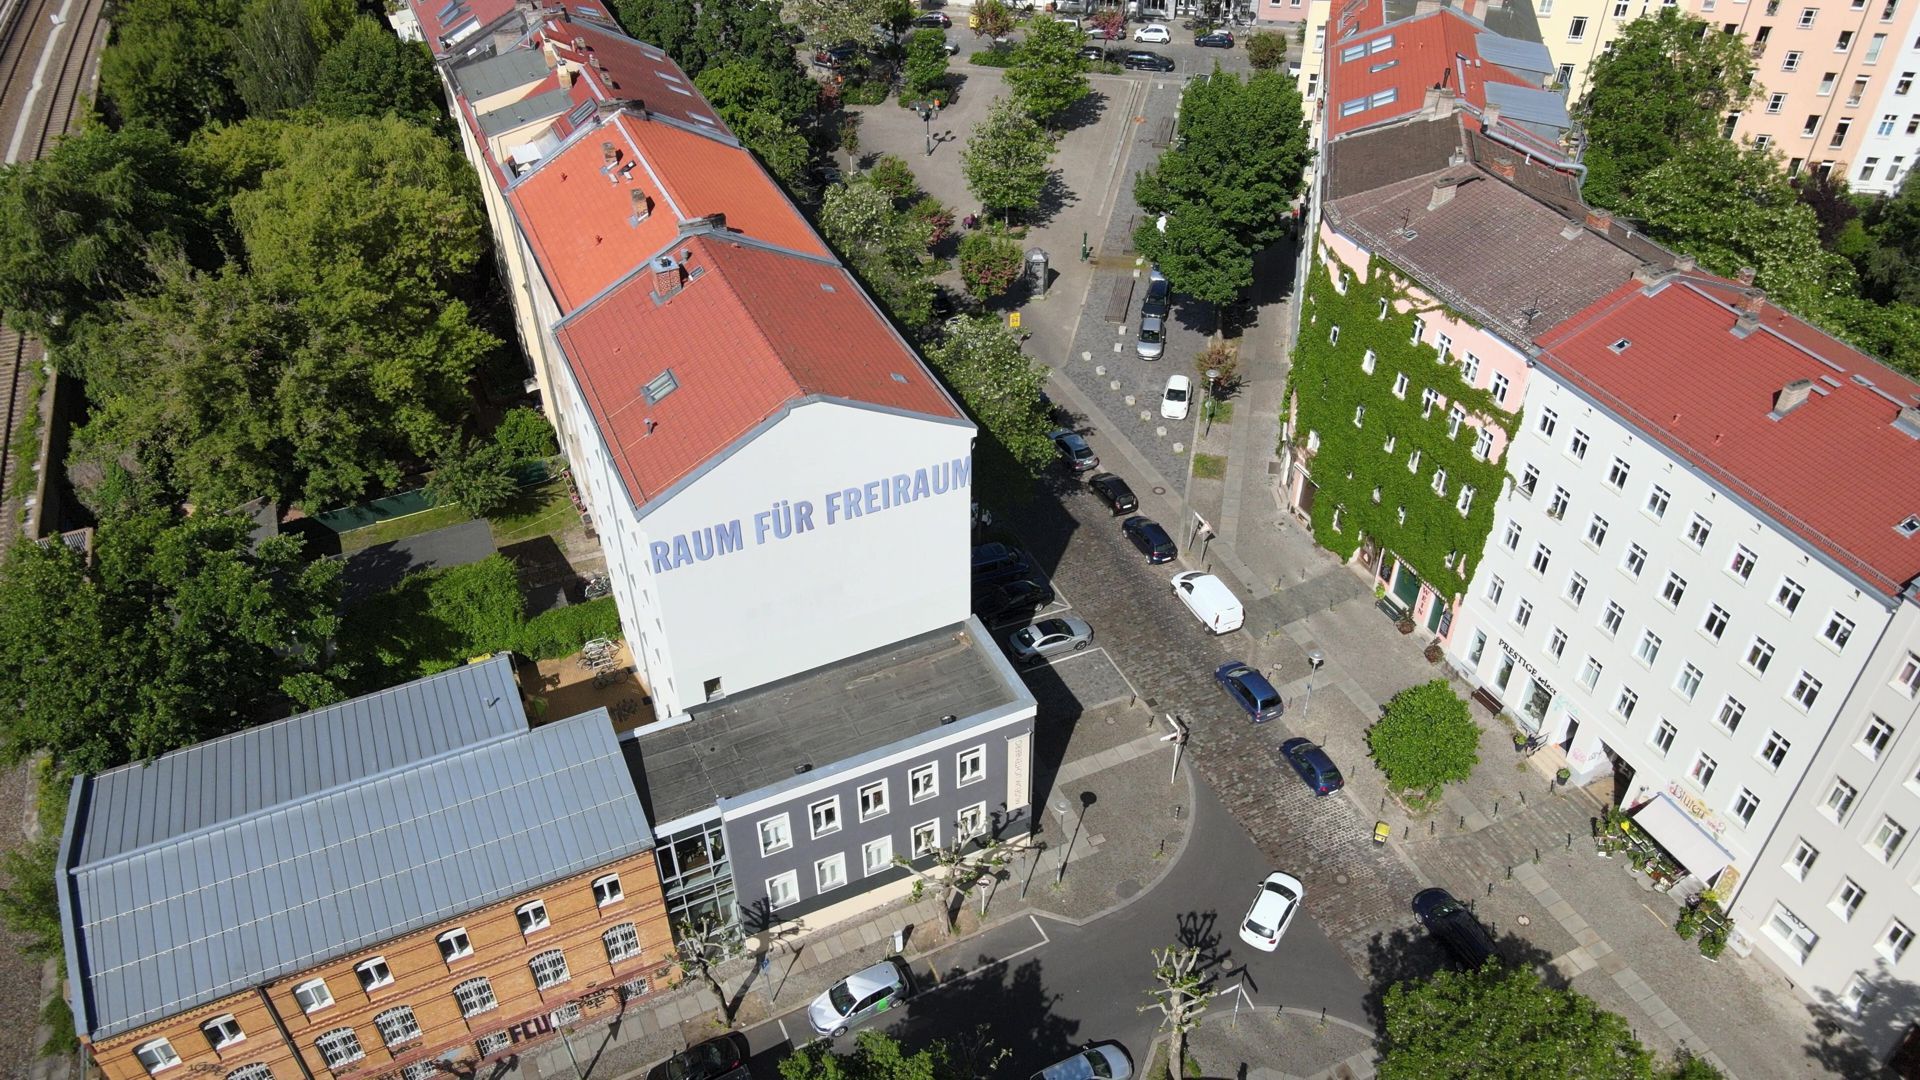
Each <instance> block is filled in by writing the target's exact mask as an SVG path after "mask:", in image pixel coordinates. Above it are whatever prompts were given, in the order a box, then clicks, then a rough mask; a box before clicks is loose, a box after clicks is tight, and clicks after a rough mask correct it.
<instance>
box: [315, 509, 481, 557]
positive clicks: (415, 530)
mask: <svg viewBox="0 0 1920 1080" xmlns="http://www.w3.org/2000/svg"><path fill="white" fill-rule="evenodd" d="M472 520H473V515H472V514H469V513H467V512H466V511H465V510H462V509H460V508H459V507H458V506H435V507H432V508H431V509H427V510H422V511H420V512H419V513H417V514H408V515H406V516H405V517H397V518H388V519H387V520H385V521H379V522H375V523H374V524H372V525H367V526H364V527H362V528H358V529H349V530H348V531H346V532H343V533H341V534H340V552H341V554H343V555H344V554H350V553H352V552H355V551H361V550H364V549H366V548H370V547H373V546H375V545H378V544H390V543H392V542H393V541H395V540H405V539H406V538H407V537H409V536H419V535H420V534H421V533H428V532H432V531H433V530H435V529H444V528H446V527H447V526H449V525H458V524H460V523H461V522H463V521H472Z"/></svg>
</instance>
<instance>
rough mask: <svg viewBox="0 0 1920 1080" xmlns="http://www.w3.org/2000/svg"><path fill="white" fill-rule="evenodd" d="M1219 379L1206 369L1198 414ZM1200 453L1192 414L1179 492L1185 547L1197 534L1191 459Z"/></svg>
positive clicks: (1197, 421) (1195, 417) (1196, 416)
mask: <svg viewBox="0 0 1920 1080" xmlns="http://www.w3.org/2000/svg"><path fill="white" fill-rule="evenodd" d="M1219 377H1220V372H1219V371H1218V370H1216V369H1214V368H1208V369H1207V381H1206V384H1205V385H1204V386H1202V387H1200V412H1206V411H1207V404H1206V403H1207V392H1208V391H1209V390H1211V389H1212V388H1213V380H1215V379H1217V378H1219ZM1199 452H1200V413H1195V414H1193V442H1192V443H1190V444H1189V445H1188V446H1187V482H1186V484H1185V486H1184V487H1183V488H1182V489H1181V492H1180V522H1181V524H1180V529H1181V532H1182V535H1183V536H1184V537H1185V539H1186V544H1185V546H1186V547H1189V548H1191V547H1192V546H1193V538H1194V536H1195V535H1196V534H1197V533H1198V530H1197V529H1195V528H1194V524H1193V457H1194V455H1195V454H1198V453H1199Z"/></svg>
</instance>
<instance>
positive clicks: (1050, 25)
mask: <svg viewBox="0 0 1920 1080" xmlns="http://www.w3.org/2000/svg"><path fill="white" fill-rule="evenodd" d="M1086 43H1087V35H1086V31H1084V30H1081V29H1080V28H1079V27H1076V26H1074V25H1073V24H1072V23H1069V22H1063V21H1061V20H1059V19H1036V20H1035V21H1034V22H1033V23H1032V24H1030V25H1029V26H1028V28H1027V36H1026V40H1024V41H1022V42H1020V44H1019V45H1017V46H1015V47H1014V50H1013V62H1012V63H1010V64H1008V65H1007V69H1006V80H1007V85H1008V86H1009V87H1011V88H1012V89H1013V100H1014V101H1015V102H1017V103H1019V105H1020V108H1021V109H1022V110H1024V111H1025V112H1026V114H1027V115H1028V116H1031V117H1033V118H1034V119H1035V120H1037V121H1039V122H1040V123H1042V124H1047V125H1051V124H1053V123H1054V122H1055V121H1057V120H1059V119H1060V115H1061V114H1062V113H1064V112H1066V111H1067V110H1068V109H1070V108H1072V107H1073V106H1074V105H1075V104H1077V103H1078V102H1080V101H1081V100H1082V99H1084V98H1085V97H1086V96H1087V95H1088V94H1090V93H1092V92H1093V87H1092V85H1091V84H1090V83H1089V82H1088V80H1087V73H1086V71H1085V69H1084V66H1083V65H1082V64H1081V63H1080V46H1082V45H1085V44H1086Z"/></svg>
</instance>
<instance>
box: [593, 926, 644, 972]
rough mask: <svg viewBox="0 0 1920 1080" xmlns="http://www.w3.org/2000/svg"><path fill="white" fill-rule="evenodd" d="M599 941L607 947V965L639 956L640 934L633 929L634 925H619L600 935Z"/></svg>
mask: <svg viewBox="0 0 1920 1080" xmlns="http://www.w3.org/2000/svg"><path fill="white" fill-rule="evenodd" d="M600 940H601V941H604V942H605V943H606V945H607V963H609V964H617V963H619V962H620V961H622V960H629V959H632V958H633V957H636V956H639V955H640V932H639V931H638V930H636V929H634V925H633V924H632V923H630V922H628V923H621V924H620V925H619V926H616V927H614V928H613V929H611V930H609V931H607V932H606V933H604V934H602V935H600Z"/></svg>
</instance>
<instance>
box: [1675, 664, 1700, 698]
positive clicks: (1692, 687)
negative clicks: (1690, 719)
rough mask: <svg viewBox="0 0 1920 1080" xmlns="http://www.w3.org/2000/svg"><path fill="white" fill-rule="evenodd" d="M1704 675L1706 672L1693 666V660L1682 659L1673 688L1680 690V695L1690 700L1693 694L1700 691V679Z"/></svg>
mask: <svg viewBox="0 0 1920 1080" xmlns="http://www.w3.org/2000/svg"><path fill="white" fill-rule="evenodd" d="M1706 676H1707V673H1706V672H1704V671H1701V670H1700V669H1699V668H1698V667H1697V666H1695V665H1694V663H1693V661H1691V660H1688V661H1684V662H1682V663H1681V665H1680V675H1679V677H1678V678H1676V679H1675V680H1674V682H1673V688H1674V689H1675V690H1678V691H1679V692H1680V696H1681V697H1683V698H1686V699H1687V700H1688V701H1692V700H1693V698H1694V695H1696V694H1698V693H1699V692H1700V683H1701V680H1703V679H1705V678H1706Z"/></svg>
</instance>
